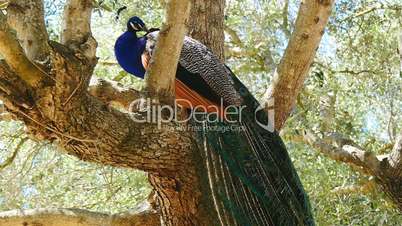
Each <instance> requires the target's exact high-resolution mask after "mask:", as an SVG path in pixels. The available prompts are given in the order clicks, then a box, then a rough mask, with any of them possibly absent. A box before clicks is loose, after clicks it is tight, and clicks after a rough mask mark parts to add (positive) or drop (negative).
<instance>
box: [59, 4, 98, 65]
mask: <svg viewBox="0 0 402 226" xmlns="http://www.w3.org/2000/svg"><path fill="white" fill-rule="evenodd" d="M92 9H93V0H68V1H67V3H66V5H65V7H64V13H63V24H62V33H61V43H62V44H64V45H66V46H68V47H70V48H71V49H73V50H80V51H82V52H83V53H84V55H85V56H86V57H87V58H88V59H90V60H93V61H94V63H95V62H96V59H95V58H96V57H95V56H96V48H97V46H98V44H97V42H96V40H95V39H94V38H93V36H92V32H91V16H92Z"/></svg>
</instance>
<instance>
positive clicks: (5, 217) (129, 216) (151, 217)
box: [0, 209, 160, 226]
mask: <svg viewBox="0 0 402 226" xmlns="http://www.w3.org/2000/svg"><path fill="white" fill-rule="evenodd" d="M0 225H2V226H14V225H41V226H53V225H63V226H159V225H160V218H159V214H157V213H156V212H155V211H152V210H149V209H146V210H142V211H134V212H127V213H123V214H116V215H109V214H104V213H97V212H91V211H87V210H80V209H37V210H11V211H7V212H3V213H0Z"/></svg>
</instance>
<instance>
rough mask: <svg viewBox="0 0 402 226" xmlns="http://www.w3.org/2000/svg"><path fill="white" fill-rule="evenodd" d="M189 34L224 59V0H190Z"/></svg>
mask: <svg viewBox="0 0 402 226" xmlns="http://www.w3.org/2000/svg"><path fill="white" fill-rule="evenodd" d="M192 3H193V5H192V7H191V14H190V32H189V34H190V36H191V37H193V38H194V39H197V40H198V41H200V42H202V43H203V44H204V45H206V46H208V47H209V48H210V49H211V50H212V51H213V52H214V53H215V55H217V56H218V57H219V59H221V60H222V61H224V59H225V53H224V41H225V34H224V22H225V20H224V19H225V15H224V13H225V0H215V1H214V0H192Z"/></svg>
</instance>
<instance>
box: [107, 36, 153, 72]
mask: <svg viewBox="0 0 402 226" xmlns="http://www.w3.org/2000/svg"><path fill="white" fill-rule="evenodd" d="M145 44H146V38H145V37H140V38H138V37H137V35H136V33H134V32H124V33H123V34H122V35H121V36H120V37H119V38H118V39H117V41H116V44H115V46H114V51H115V56H116V59H117V61H118V62H119V64H120V65H121V66H122V68H123V69H124V70H125V71H127V72H128V73H130V74H132V75H134V76H136V77H139V78H144V75H145V69H144V67H143V65H142V61H141V54H142V53H143V52H144V50H145Z"/></svg>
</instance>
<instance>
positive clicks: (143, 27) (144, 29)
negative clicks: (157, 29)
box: [141, 25, 149, 33]
mask: <svg viewBox="0 0 402 226" xmlns="http://www.w3.org/2000/svg"><path fill="white" fill-rule="evenodd" d="M141 29H142V30H143V31H145V32H146V33H148V32H149V30H148V28H147V26H145V25H144V26H142V28H141Z"/></svg>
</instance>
